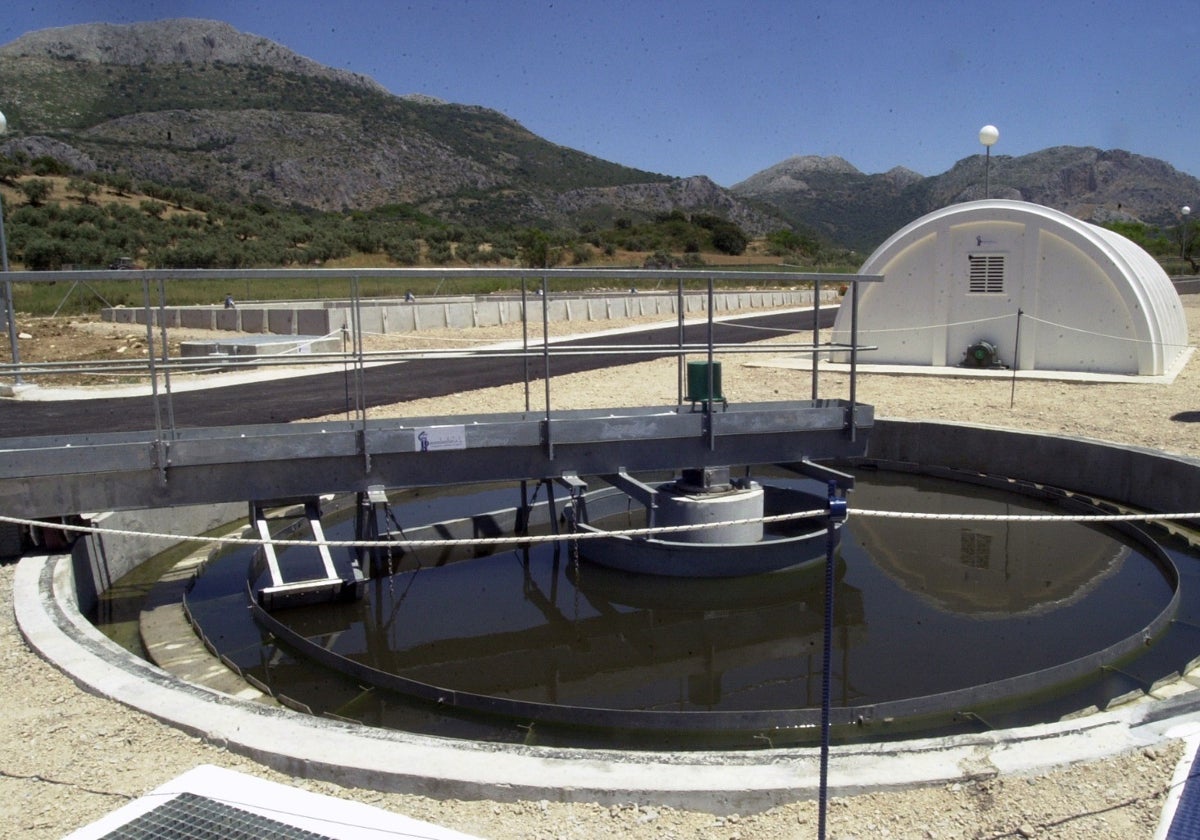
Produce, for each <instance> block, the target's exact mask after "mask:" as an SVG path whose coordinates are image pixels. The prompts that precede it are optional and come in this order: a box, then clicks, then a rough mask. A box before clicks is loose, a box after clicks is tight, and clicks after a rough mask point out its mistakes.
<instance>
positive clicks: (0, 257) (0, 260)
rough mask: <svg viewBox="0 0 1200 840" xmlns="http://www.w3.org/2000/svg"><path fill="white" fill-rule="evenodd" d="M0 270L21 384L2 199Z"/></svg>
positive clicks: (16, 379) (15, 375)
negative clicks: (0, 271) (1, 271)
mask: <svg viewBox="0 0 1200 840" xmlns="http://www.w3.org/2000/svg"><path fill="white" fill-rule="evenodd" d="M0 270H3V271H4V317H5V320H7V321H8V344H9V347H10V349H11V350H12V363H13V384H14V385H20V384H21V355H20V350H18V349H17V321H16V315H15V313H14V312H13V291H12V280H10V279H9V277H8V240H7V239H6V238H5V236H4V201H3V199H0Z"/></svg>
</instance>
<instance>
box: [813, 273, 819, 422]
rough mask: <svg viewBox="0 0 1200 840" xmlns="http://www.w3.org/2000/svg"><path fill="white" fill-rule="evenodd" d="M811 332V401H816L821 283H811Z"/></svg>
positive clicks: (816, 281) (815, 281) (817, 281)
mask: <svg viewBox="0 0 1200 840" xmlns="http://www.w3.org/2000/svg"><path fill="white" fill-rule="evenodd" d="M812 319H813V323H812V332H813V340H812V343H813V353H812V400H813V402H816V401H817V367H818V365H817V362H818V361H819V360H820V357H819V355H818V354H817V345H819V344H820V343H821V281H820V280H814V281H813V314H812Z"/></svg>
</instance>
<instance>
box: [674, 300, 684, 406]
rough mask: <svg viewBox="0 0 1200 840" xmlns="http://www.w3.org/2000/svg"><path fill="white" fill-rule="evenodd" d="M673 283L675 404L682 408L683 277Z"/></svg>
mask: <svg viewBox="0 0 1200 840" xmlns="http://www.w3.org/2000/svg"><path fill="white" fill-rule="evenodd" d="M675 283H676V288H677V292H676V303H675V314H676V315H677V316H678V318H677V319H676V320H677V321H678V322H679V352H678V353H677V354H676V356H675V384H676V388H677V391H678V402H677V403H676V406H677V407H680V408H682V407H683V372H684V368H685V365H684V355H683V337H684V336H683V309H684V306H685V305H686V301H685V299H684V297H683V278H682V277H680V278H678V279H676V281H675Z"/></svg>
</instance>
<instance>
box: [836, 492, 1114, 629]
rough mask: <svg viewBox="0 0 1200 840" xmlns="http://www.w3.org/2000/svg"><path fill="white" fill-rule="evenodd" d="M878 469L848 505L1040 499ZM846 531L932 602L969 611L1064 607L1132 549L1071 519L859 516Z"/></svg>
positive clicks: (988, 613) (1014, 510) (1012, 509)
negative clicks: (972, 491) (965, 490)
mask: <svg viewBox="0 0 1200 840" xmlns="http://www.w3.org/2000/svg"><path fill="white" fill-rule="evenodd" d="M953 489H954V488H947V487H945V486H938V485H933V484H930V483H929V482H919V483H918V482H914V481H913V480H912V479H911V478H908V479H906V478H905V477H903V476H879V477H878V478H877V479H874V480H873V481H872V483H871V484H865V485H861V486H860V488H859V489H858V490H856V491H855V492H854V499H853V502H854V504H853V507H854V508H861V509H883V510H892V511H918V512H923V513H933V514H938V513H960V514H961V513H968V514H996V513H1002V514H1005V515H1025V514H1041V513H1046V512H1047V510H1048V508H1047V506H1045V505H1038V504H1035V503H1033V502H1031V501H1027V500H1023V499H1021V498H1020V497H1017V496H1012V495H1009V494H999V493H992V492H988V491H982V490H981V491H979V493H978V494H977V495H975V496H963V495H962V493H961V492H952V490H953ZM854 531H855V534H856V535H857V537H858V541H859V543H860V544H861V545H862V547H863V549H864V550H865V551H867V552H868V553H869V554H870V555H871V557H872V558H873V559H874V561H875V563H876V564H877V565H878V566H879V568H880V569H881V570H882V571H884V572H885V573H887V574H888V575H889V576H891V577H892V578H893V579H894V580H895V581H896V582H897V583H899V584H900V585H901V586H903V587H904V588H905V589H906V590H908V591H909V592H911V593H913V594H914V595H916V596H918V597H920V598H922V599H924V600H925V601H926V602H928V603H929V604H930V605H932V606H934V607H935V608H937V609H940V610H944V611H946V612H951V613H957V614H960V615H964V616H972V617H975V618H1001V619H1004V618H1007V619H1011V618H1015V617H1017V616H1020V615H1022V614H1028V613H1034V612H1042V611H1046V610H1053V609H1057V608H1059V607H1062V606H1064V605H1066V604H1069V603H1072V602H1075V601H1078V600H1080V599H1082V598H1084V597H1086V595H1087V593H1088V591H1089V590H1091V589H1092V588H1094V587H1096V586H1098V585H1099V583H1100V582H1101V581H1102V580H1104V579H1105V578H1107V577H1109V576H1111V575H1113V574H1116V573H1117V571H1118V570H1119V569H1120V568H1121V566H1122V564H1123V563H1124V562H1125V561H1126V560H1127V559H1128V558H1129V556H1130V553H1131V551H1132V549H1131V548H1130V547H1129V546H1128V545H1125V544H1123V543H1120V542H1117V541H1115V540H1114V539H1113V537H1112V535H1111V534H1108V533H1105V532H1104V531H1101V530H1099V529H1095V528H1090V527H1083V526H1080V525H1077V524H1070V523H1064V524H1055V523H1038V524H1026V523H1019V522H986V521H936V520H934V521H929V520H914V519H885V518H875V517H859V518H857V519H856V520H855V523H854Z"/></svg>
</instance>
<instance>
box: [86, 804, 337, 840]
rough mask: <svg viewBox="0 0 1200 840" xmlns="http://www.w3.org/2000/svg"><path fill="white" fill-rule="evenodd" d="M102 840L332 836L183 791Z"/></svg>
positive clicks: (319, 839) (310, 839) (324, 839)
mask: <svg viewBox="0 0 1200 840" xmlns="http://www.w3.org/2000/svg"><path fill="white" fill-rule="evenodd" d="M102 840H333V838H330V837H328V836H326V835H324V834H314V833H313V832H311V831H306V830H304V829H302V828H296V827H294V826H290V825H286V824H284V823H281V822H277V821H275V820H271V819H267V818H266V817H262V816H259V815H258V814H252V813H250V812H249V811H243V810H242V809H241V808H234V807H233V806H231V805H225V804H224V803H221V802H217V801H215V800H212V799H209V798H207V797H205V796H197V795H196V794H194V793H181V794H179V795H178V796H176V797H174V798H172V799H169V800H167V801H166V802H164V803H163V804H162V805H159V806H158V807H157V808H155V809H153V810H152V811H148V812H147V813H145V814H142V815H141V816H139V817H136V818H135V819H132V820H130V821H129V822H127V823H126V824H125V825H123V826H121V827H120V828H118V829H116V830H114V831H111V832H109V833H108V834H105V835H104V837H103V838H102Z"/></svg>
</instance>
